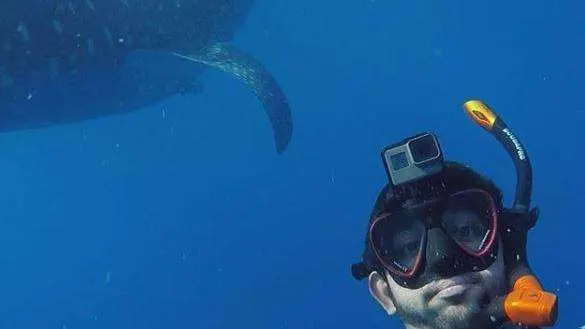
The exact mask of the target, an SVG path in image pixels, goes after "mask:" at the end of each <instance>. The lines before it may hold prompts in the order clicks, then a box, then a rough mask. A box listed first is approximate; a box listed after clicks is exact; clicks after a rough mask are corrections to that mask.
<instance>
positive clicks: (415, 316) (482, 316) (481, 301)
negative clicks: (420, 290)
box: [395, 291, 493, 329]
mask: <svg viewBox="0 0 585 329" xmlns="http://www.w3.org/2000/svg"><path fill="white" fill-rule="evenodd" d="M470 293H471V294H477V293H479V292H470ZM490 299H491V298H489V296H488V295H487V294H486V293H485V292H483V291H482V292H481V296H477V295H476V296H473V295H471V296H467V297H466V298H464V300H462V301H461V302H459V303H456V304H448V305H445V306H443V307H441V308H440V309H436V310H434V309H425V310H420V309H419V310H415V309H412V308H411V307H412V306H411V305H395V306H396V312H397V314H398V315H399V316H400V318H401V319H402V321H403V322H404V324H408V325H411V326H413V327H415V328H432V329H483V328H485V329H488V328H489V329H493V324H492V323H491V322H490V321H489V317H488V316H487V314H486V313H485V312H486V311H487V304H488V303H489V301H490Z"/></svg>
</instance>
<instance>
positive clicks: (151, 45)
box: [0, 0, 293, 153]
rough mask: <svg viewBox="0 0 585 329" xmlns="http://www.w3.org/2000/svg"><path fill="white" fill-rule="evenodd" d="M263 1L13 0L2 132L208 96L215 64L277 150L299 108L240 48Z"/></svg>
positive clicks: (1, 34) (0, 25) (2, 26)
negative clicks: (262, 117) (267, 128)
mask: <svg viewBox="0 0 585 329" xmlns="http://www.w3.org/2000/svg"><path fill="white" fill-rule="evenodd" d="M252 5H253V0H3V1H2V2H1V3H0V132H4V133H6V132H11V131H17V130H26V129H37V128H43V127H48V126H54V125H61V124H71V123H76V122H81V121H86V120H90V119H95V118H99V117H104V116H109V115H116V114H123V113H128V112H132V111H135V110H138V109H141V108H144V107H147V106H149V105H153V104H155V103H157V102H160V101H164V100H165V99H167V98H169V97H172V96H173V95H177V94H184V93H195V94H196V93H199V92H200V91H201V87H200V82H198V80H199V78H200V76H201V75H202V74H203V72H204V71H205V70H206V69H207V68H214V69H217V70H220V71H223V72H226V73H229V74H231V75H232V76H233V77H235V78H237V79H239V80H240V81H243V82H244V83H245V85H247V86H248V87H249V88H250V89H251V90H252V91H253V93H254V94H255V95H256V97H257V99H258V100H259V103H260V104H261V105H262V107H263V109H264V111H265V112H266V114H267V116H268V120H269V123H270V125H271V127H272V132H273V140H274V145H275V148H276V151H277V152H278V153H282V152H284V150H285V149H286V147H287V146H288V144H289V142H290V139H291V136H292V129H293V128H292V115H291V109H290V106H289V102H288V100H287V98H286V96H285V94H284V92H283V90H282V89H281V87H280V86H279V84H278V82H277V80H276V79H275V78H274V77H273V75H272V74H271V73H270V72H269V71H268V70H267V68H266V67H265V66H264V65H263V64H262V63H261V62H260V61H259V60H258V59H256V58H255V57H253V56H252V55H250V54H248V53H246V52H245V51H243V50H241V49H239V48H238V47H236V46H234V45H233V44H232V39H233V38H234V36H235V34H236V31H237V30H238V29H239V28H240V27H241V26H242V25H243V24H244V22H245V20H246V18H247V16H248V14H249V12H250V10H251V7H252Z"/></svg>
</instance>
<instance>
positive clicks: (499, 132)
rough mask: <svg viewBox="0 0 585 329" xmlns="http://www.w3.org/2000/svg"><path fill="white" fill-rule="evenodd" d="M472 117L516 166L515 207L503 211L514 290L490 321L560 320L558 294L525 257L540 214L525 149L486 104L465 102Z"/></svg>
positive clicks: (493, 308)
mask: <svg viewBox="0 0 585 329" xmlns="http://www.w3.org/2000/svg"><path fill="white" fill-rule="evenodd" d="M463 107H464V109H465V111H466V112H467V114H468V115H469V116H470V118H471V119H472V120H473V121H474V122H475V123H477V124H478V125H479V126H481V127H482V128H484V129H485V130H487V131H488V132H489V133H490V134H491V135H492V136H494V137H495V138H496V139H497V140H498V141H499V142H500V143H501V144H502V145H503V146H504V148H505V149H506V151H507V152H508V154H509V155H510V157H511V158H512V160H513V162H514V166H515V168H516V194H515V199H514V203H513V204H512V207H511V208H509V209H506V210H505V211H504V212H503V213H502V214H501V217H502V220H501V221H502V222H503V225H502V226H503V230H502V231H501V232H502V239H503V240H504V244H505V245H507V246H508V247H507V248H506V249H507V250H505V252H504V261H505V264H506V273H507V276H508V280H509V282H508V283H509V287H510V288H511V292H510V293H508V295H506V296H504V297H500V298H499V299H497V300H495V301H494V302H493V303H492V304H491V305H490V311H489V312H488V313H489V320H490V321H491V322H493V323H495V324H497V325H503V324H504V323H514V324H522V325H524V326H528V327H529V328H534V329H535V328H539V327H546V326H552V325H554V324H555V322H556V320H557V308H558V306H557V304H558V300H557V296H556V295H554V294H552V293H549V292H546V291H544V290H543V289H542V286H541V285H540V283H539V281H538V279H537V278H536V276H535V275H534V274H533V273H532V270H531V269H530V266H529V265H528V260H527V257H526V237H527V233H528V230H529V229H530V228H532V226H533V225H534V224H535V222H536V219H537V217H538V209H537V208H533V209H531V208H530V202H531V196H532V167H531V164H530V160H529V158H528V154H527V152H526V149H525V148H524V147H523V146H522V144H521V143H520V140H519V139H518V138H517V137H516V136H515V135H514V134H513V133H512V132H511V131H510V129H509V128H508V126H507V125H506V123H505V122H504V121H503V120H502V118H501V117H499V116H498V115H497V114H496V113H495V112H493V111H492V110H491V109H490V108H489V107H488V106H487V105H485V104H484V103H482V102H481V101H477V100H470V101H468V102H466V103H465V104H464V105H463Z"/></svg>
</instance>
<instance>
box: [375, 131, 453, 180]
mask: <svg viewBox="0 0 585 329" xmlns="http://www.w3.org/2000/svg"><path fill="white" fill-rule="evenodd" d="M382 160H383V162H384V167H385V168H386V173H387V174H388V179H389V180H390V182H391V183H392V184H393V185H394V186H397V185H401V184H404V183H408V182H412V181H416V180H419V179H422V178H425V177H427V176H430V175H434V174H436V173H438V172H440V171H441V169H443V167H444V164H443V152H442V151H441V147H440V146H439V142H438V141H437V138H436V137H435V136H434V135H433V134H431V133H422V134H418V135H415V136H412V137H409V138H406V139H404V140H402V141H401V142H399V143H397V144H394V145H390V146H388V147H385V148H384V149H383V150H382Z"/></svg>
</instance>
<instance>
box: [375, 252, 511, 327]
mask: <svg viewBox="0 0 585 329" xmlns="http://www.w3.org/2000/svg"><path fill="white" fill-rule="evenodd" d="M498 245H499V246H500V250H499V253H498V255H502V253H503V251H502V249H501V246H502V243H499V244H498ZM505 282H506V281H505V274H504V262H503V259H502V257H497V259H496V260H495V261H494V263H493V264H492V265H491V266H490V267H488V268H486V269H485V270H483V271H479V272H472V273H467V274H462V275H458V276H454V277H451V278H447V279H441V280H439V281H434V282H431V283H428V284H426V285H424V286H422V287H421V288H418V289H408V288H404V287H402V286H400V285H399V284H397V283H396V281H394V279H392V277H391V276H390V275H386V280H384V278H383V277H382V276H381V275H380V274H378V273H376V272H374V273H372V274H371V275H370V278H369V285H370V292H371V293H372V295H373V296H374V298H376V300H377V301H378V302H379V303H380V304H381V305H382V307H384V309H385V310H386V311H387V312H388V314H390V315H393V314H397V315H398V317H399V318H400V319H401V320H402V322H403V323H404V324H405V326H406V327H407V328H409V329H410V328H433V329H435V328H436V329H443V328H444V329H463V328H474V329H479V327H478V326H477V322H475V321H473V319H474V317H475V316H477V315H478V314H480V312H481V311H482V309H485V306H486V305H487V304H489V302H491V301H492V300H493V299H494V298H496V297H497V296H501V295H503V294H504V293H505ZM472 322H473V323H472Z"/></svg>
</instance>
